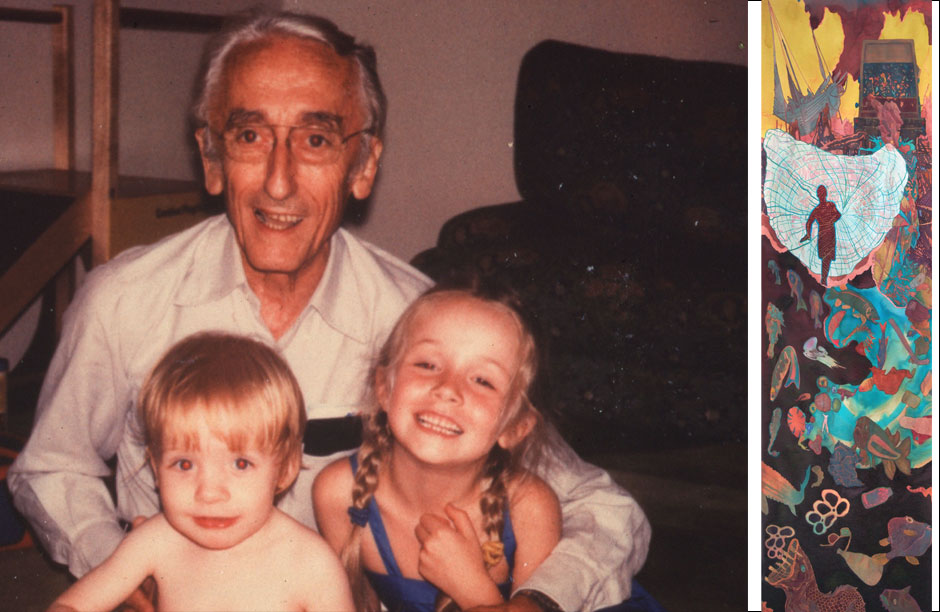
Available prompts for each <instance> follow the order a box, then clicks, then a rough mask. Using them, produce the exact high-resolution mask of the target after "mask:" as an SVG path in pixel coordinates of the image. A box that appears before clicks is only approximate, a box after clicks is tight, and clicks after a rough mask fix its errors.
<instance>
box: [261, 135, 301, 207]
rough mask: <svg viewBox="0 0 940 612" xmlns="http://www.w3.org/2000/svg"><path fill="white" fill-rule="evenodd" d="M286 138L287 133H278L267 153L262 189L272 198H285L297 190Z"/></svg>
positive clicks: (294, 168) (287, 136)
mask: <svg viewBox="0 0 940 612" xmlns="http://www.w3.org/2000/svg"><path fill="white" fill-rule="evenodd" d="M288 138H289V134H288V133H284V134H279V135H278V138H277V139H276V141H275V143H274V146H273V148H272V149H271V152H270V153H269V154H268V163H267V168H266V175H265V179H264V190H265V192H267V194H268V195H269V196H270V197H271V198H272V199H274V200H286V199H287V198H289V197H291V196H292V195H294V192H295V191H296V190H297V177H296V170H297V167H296V163H295V162H294V156H293V155H291V152H290V146H289V145H288Z"/></svg>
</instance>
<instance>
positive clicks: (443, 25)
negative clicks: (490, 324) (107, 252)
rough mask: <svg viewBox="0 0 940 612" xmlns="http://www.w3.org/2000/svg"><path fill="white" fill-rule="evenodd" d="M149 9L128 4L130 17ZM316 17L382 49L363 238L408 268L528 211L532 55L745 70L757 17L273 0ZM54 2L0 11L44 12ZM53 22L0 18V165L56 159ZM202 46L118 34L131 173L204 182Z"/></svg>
mask: <svg viewBox="0 0 940 612" xmlns="http://www.w3.org/2000/svg"><path fill="white" fill-rule="evenodd" d="M72 4H73V5H74V6H75V7H76V8H75V12H76V14H75V20H76V23H75V36H76V60H75V70H76V80H77V88H76V94H77V107H76V108H77V117H78V126H77V139H78V143H79V144H78V165H79V167H82V168H88V167H89V166H90V158H91V151H90V144H89V143H90V129H91V125H90V117H91V108H90V99H91V91H90V89H91V87H90V80H91V41H90V38H91V14H92V13H91V7H92V2H91V0H74V1H73V2H72ZM135 4H136V5H138V6H144V5H145V4H144V3H142V2H140V3H134V2H126V3H125V6H134V5H135ZM252 4H257V2H251V1H242V0H239V1H221V0H203V1H202V2H200V3H198V7H194V3H191V2H185V1H182V0H153V1H151V2H147V3H146V6H147V7H148V8H166V9H174V10H185V11H193V10H199V11H201V12H209V13H225V12H228V11H230V10H236V9H239V8H243V7H246V6H250V5H252ZM266 4H268V5H275V6H276V5H278V4H282V5H283V6H285V8H288V9H290V10H298V11H310V12H319V13H320V14H322V15H324V16H326V17H329V18H331V19H333V20H334V21H336V22H337V24H339V25H340V27H342V28H344V29H346V30H347V31H350V32H353V33H355V34H356V36H357V37H359V38H360V39H362V40H365V41H367V42H369V43H370V44H372V45H373V46H375V47H376V50H377V53H378V57H379V68H380V73H381V76H382V79H383V82H384V85H385V87H386V90H387V91H386V93H387V94H388V97H389V100H390V109H389V128H388V133H387V139H386V140H387V142H386V153H385V155H384V156H383V165H382V170H381V173H380V177H379V182H378V184H377V186H376V190H375V193H374V195H373V198H372V202H371V206H370V209H369V212H368V214H367V216H366V218H365V219H364V221H363V223H362V224H361V225H359V226H358V227H356V228H354V230H355V231H356V232H357V233H359V234H360V235H362V236H364V237H366V238H367V239H369V240H372V241H373V242H375V243H377V244H379V245H380V246H382V247H384V248H386V249H388V250H389V251H391V252H393V253H394V254H396V255H398V256H400V257H403V258H405V259H409V258H411V257H412V256H413V255H415V254H416V253H418V252H419V251H421V250H423V249H425V248H427V247H430V246H432V245H433V244H434V242H435V240H436V237H437V231H438V229H439V228H440V226H441V224H442V223H443V222H444V221H445V220H447V219H448V218H450V217H451V216H453V215H455V214H457V213H459V212H461V211H463V210H468V209H471V208H474V207H476V206H481V205H486V204H497V203H501V202H508V201H513V200H517V199H518V198H519V196H518V192H517V191H516V187H515V182H514V178H513V173H512V112H513V100H514V97H515V84H516V75H517V71H518V68H519V64H520V62H521V60H522V56H523V55H524V54H525V52H526V51H527V50H528V49H530V48H531V47H532V46H534V45H535V44H536V43H538V42H539V41H541V40H543V39H546V38H555V39H560V40H567V41H571V42H577V43H581V44H585V45H590V46H594V47H599V48H604V49H609V50H615V51H630V52H637V53H649V54H653V55H665V56H670V57H676V58H683V59H706V60H713V61H723V62H731V63H738V64H744V63H745V61H746V60H745V58H746V51H745V49H744V48H743V43H744V41H745V40H746V36H745V31H746V30H745V28H746V25H745V23H746V22H745V11H744V8H743V4H742V3H741V2H738V1H735V0H721V1H711V2H707V1H701V2H687V1H684V0H668V1H663V2H653V3H650V2H645V1H643V2H641V1H635V2H625V1H614V0H596V1H593V2H576V1H565V2H558V1H551V0H529V1H527V2H522V3H505V2H495V1H483V2H470V1H469V0H463V1H458V2H446V3H445V2H431V1H428V0H401V1H397V2H394V3H392V2H386V3H372V2H370V3H366V2H348V1H343V0H317V1H314V0H288V1H286V2H283V3H278V2H273V1H269V2H267V3H266ZM51 5H52V2H51V1H42V0H0V6H11V7H18V8H48V7H50V6H51ZM49 37H50V34H49V29H48V28H47V27H46V26H38V25H22V24H9V23H2V22H0V41H2V42H0V79H2V82H3V83H4V87H2V88H0V116H2V117H3V119H4V120H3V121H2V122H0V124H2V125H0V170H9V169H17V168H28V167H37V166H42V165H46V164H48V163H50V162H51V158H52V146H51V126H50V123H51V114H52V105H51V97H50V95H51V94H50V91H51V89H50V87H51V86H50V81H51V67H50V62H51V55H50V52H49V44H48V41H49V40H50V38H49ZM204 40H205V36H203V35H199V34H179V33H164V32H144V31H130V30H122V33H121V40H120V45H121V56H120V62H121V72H120V80H121V86H120V87H121V101H120V121H119V134H120V142H121V150H120V168H121V171H122V173H126V174H136V175H144V176H167V177H178V178H187V177H193V176H198V171H197V168H196V167H195V163H194V162H195V158H194V151H193V147H192V146H190V141H191V137H190V135H189V133H188V126H187V123H186V114H185V112H186V109H187V108H188V105H189V99H190V92H191V86H192V82H193V79H194V75H195V71H196V69H197V64H198V61H199V54H200V50H201V46H202V44H203V42H204Z"/></svg>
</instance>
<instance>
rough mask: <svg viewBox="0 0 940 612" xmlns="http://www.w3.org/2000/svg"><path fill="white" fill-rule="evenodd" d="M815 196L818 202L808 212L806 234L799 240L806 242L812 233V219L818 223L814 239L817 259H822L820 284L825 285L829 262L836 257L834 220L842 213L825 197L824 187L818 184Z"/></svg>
mask: <svg viewBox="0 0 940 612" xmlns="http://www.w3.org/2000/svg"><path fill="white" fill-rule="evenodd" d="M816 196H817V197H818V198H819V204H817V205H816V208H814V209H813V212H811V213H810V215H809V219H807V220H806V235H805V236H803V237H802V238H800V242H806V241H807V240H809V239H810V237H811V236H812V234H813V221H816V222H817V223H819V238H818V239H817V240H816V249H817V253H818V254H819V259H820V260H822V272H821V273H820V281H819V282H820V284H822V286H823V287H827V286H828V285H827V284H826V280H827V279H828V277H829V264H831V263H832V260H834V259H835V258H836V221H838V220H839V218H840V217H841V216H842V214H841V213H840V212H839V211H838V209H836V205H835V203H834V202H830V201H829V200H827V199H826V188H825V186H823V185H820V186H819V187H818V188H817V189H816Z"/></svg>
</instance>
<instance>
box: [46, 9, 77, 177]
mask: <svg viewBox="0 0 940 612" xmlns="http://www.w3.org/2000/svg"><path fill="white" fill-rule="evenodd" d="M52 8H53V10H54V11H55V12H57V13H59V15H61V17H62V20H61V21H60V22H59V23H57V24H55V25H54V26H53V28H52V91H53V125H54V134H53V142H54V147H55V164H54V167H55V168H56V169H59V170H73V169H74V168H75V63H74V60H73V59H72V58H73V57H74V55H75V53H74V51H75V48H74V42H73V38H72V31H73V26H72V7H71V6H68V5H63V4H57V5H55V6H53V7H52Z"/></svg>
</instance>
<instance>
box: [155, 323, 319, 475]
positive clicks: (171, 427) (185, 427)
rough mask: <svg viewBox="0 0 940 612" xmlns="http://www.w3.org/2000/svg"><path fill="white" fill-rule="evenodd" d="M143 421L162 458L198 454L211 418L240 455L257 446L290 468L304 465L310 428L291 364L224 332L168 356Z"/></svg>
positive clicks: (187, 341) (193, 339) (184, 343)
mask: <svg viewBox="0 0 940 612" xmlns="http://www.w3.org/2000/svg"><path fill="white" fill-rule="evenodd" d="M140 415H141V420H142V422H143V424H144V427H145V432H146V444H147V450H148V452H149V453H150V455H151V457H153V458H155V459H157V460H159V458H160V457H161V455H162V453H163V451H164V450H165V449H166V448H169V447H177V448H184V449H192V448H196V447H197V446H198V444H199V440H198V436H197V433H196V431H197V428H198V426H199V425H200V424H201V423H202V422H203V420H204V422H205V423H206V424H207V425H208V427H209V429H210V431H212V432H213V433H214V434H215V435H217V436H219V437H220V438H221V439H222V440H224V441H225V443H226V444H227V445H228V446H229V448H231V449H232V450H234V451H236V452H241V451H245V450H247V449H249V448H256V449H258V450H261V451H263V452H267V453H271V454H272V455H274V456H275V457H276V458H277V459H278V460H280V462H281V465H282V466H286V465H288V464H289V463H290V462H291V461H296V462H298V463H299V459H300V455H301V449H302V444H303V433H304V428H305V426H306V423H307V416H306V412H305V410H304V401H303V394H302V393H301V391H300V385H298V384H297V379H296V378H294V375H293V374H292V373H291V371H290V368H289V367H288V365H287V363H286V362H285V361H284V360H283V359H282V358H281V357H280V356H279V355H278V354H277V353H275V352H274V351H273V350H272V349H271V348H270V347H268V346H266V345H264V344H262V343H261V342H258V341H256V340H252V339H250V338H246V337H241V336H235V335H230V334H223V333H218V332H203V333H198V334H194V335H192V336H189V337H187V338H184V339H183V340H181V341H179V342H178V343H176V344H175V345H173V347H171V348H170V350H169V351H167V353H166V354H165V355H164V356H163V357H162V358H161V359H160V361H159V362H158V363H157V365H156V366H155V367H154V369H153V371H152V372H151V373H150V376H149V377H148V378H147V380H146V382H145V383H144V386H143V388H142V389H141V393H140ZM288 484H290V483H288ZM286 486H287V485H284V486H283V487H282V488H286Z"/></svg>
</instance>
